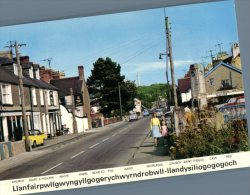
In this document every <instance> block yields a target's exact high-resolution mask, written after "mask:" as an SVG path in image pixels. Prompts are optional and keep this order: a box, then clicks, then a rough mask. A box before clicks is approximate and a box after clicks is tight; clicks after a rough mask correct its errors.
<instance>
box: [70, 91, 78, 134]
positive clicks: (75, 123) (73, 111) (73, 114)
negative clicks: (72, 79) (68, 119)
mask: <svg viewBox="0 0 250 195" xmlns="http://www.w3.org/2000/svg"><path fill="white" fill-rule="evenodd" d="M70 95H71V101H72V116H73V132H74V133H77V122H76V117H75V98H74V94H73V89H72V88H70Z"/></svg>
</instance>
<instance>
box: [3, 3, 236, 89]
mask: <svg viewBox="0 0 250 195" xmlns="http://www.w3.org/2000/svg"><path fill="white" fill-rule="evenodd" d="M165 11H166V15H167V16H168V17H169V20H170V22H171V32H172V45H173V58H174V65H175V72H176V78H177V79H178V78H181V77H183V75H184V72H185V71H187V70H188V67H189V65H190V64H192V63H199V62H202V57H205V56H209V52H208V51H209V50H211V49H212V50H215V49H216V50H217V52H218V47H216V46H215V45H216V44H218V43H223V45H222V47H223V50H225V51H230V43H232V42H238V33H237V24H236V16H235V7H234V1H232V0H229V1H222V2H216V3H203V4H194V5H185V6H177V7H168V8H166V9H165ZM11 40H17V41H18V42H20V43H26V44H27V46H26V47H22V48H21V50H20V51H21V54H22V55H29V56H30V60H31V61H34V62H36V63H39V64H42V65H45V66H47V63H46V62H42V61H41V60H43V59H46V58H49V57H52V58H53V59H52V62H51V67H52V68H53V69H55V70H60V71H64V72H65V73H66V76H75V75H77V74H78V73H77V66H78V65H84V67H85V75H86V77H87V76H89V75H90V71H91V69H92V68H93V63H94V62H95V61H96V60H97V59H98V58H99V57H104V58H105V57H110V58H111V59H112V60H113V61H116V62H118V63H119V64H120V65H121V67H122V74H124V75H125V76H126V78H127V79H130V80H135V81H137V73H138V75H139V83H140V85H149V84H152V83H166V76H165V75H166V73H165V72H166V60H165V56H163V59H162V60H159V59H158V57H159V53H164V52H165V51H166V38H165V19H164V9H163V8H158V9H151V10H143V11H136V12H126V13H118V14H111V15H102V16H93V17H85V18H77V19H67V20H59V21H50V22H40V23H33V24H24V25H16V26H9V27H1V28H0V50H6V48H4V46H6V43H7V42H8V41H11ZM215 52H216V51H214V53H215ZM203 60H204V61H206V62H209V58H203Z"/></svg>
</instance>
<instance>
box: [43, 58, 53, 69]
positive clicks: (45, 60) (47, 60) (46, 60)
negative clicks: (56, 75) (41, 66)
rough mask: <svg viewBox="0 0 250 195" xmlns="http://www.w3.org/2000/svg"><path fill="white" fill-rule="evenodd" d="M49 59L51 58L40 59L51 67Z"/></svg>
mask: <svg viewBox="0 0 250 195" xmlns="http://www.w3.org/2000/svg"><path fill="white" fill-rule="evenodd" d="M51 60H52V58H47V59H44V60H41V61H43V62H48V64H49V68H51V67H50V64H51Z"/></svg>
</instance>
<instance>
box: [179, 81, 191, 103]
mask: <svg viewBox="0 0 250 195" xmlns="http://www.w3.org/2000/svg"><path fill="white" fill-rule="evenodd" d="M178 89H179V92H180V93H181V102H182V103H186V102H189V101H190V100H191V99H192V93H191V79H190V77H186V78H182V79H178Z"/></svg>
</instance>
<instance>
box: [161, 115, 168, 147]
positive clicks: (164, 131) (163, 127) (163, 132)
mask: <svg viewBox="0 0 250 195" xmlns="http://www.w3.org/2000/svg"><path fill="white" fill-rule="evenodd" d="M161 136H162V138H163V139H164V145H166V144H167V136H168V127H167V125H166V121H165V120H164V121H162V123H161Z"/></svg>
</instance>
